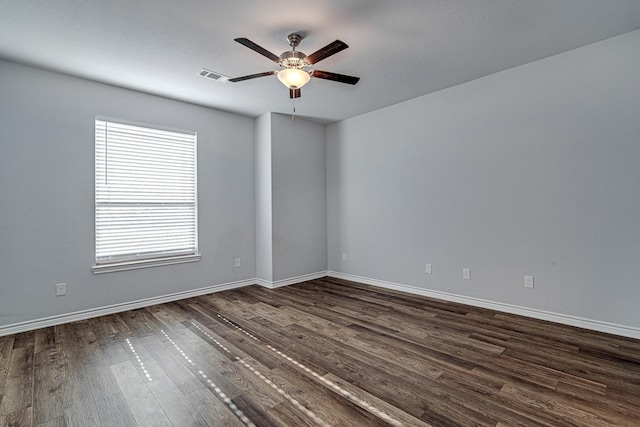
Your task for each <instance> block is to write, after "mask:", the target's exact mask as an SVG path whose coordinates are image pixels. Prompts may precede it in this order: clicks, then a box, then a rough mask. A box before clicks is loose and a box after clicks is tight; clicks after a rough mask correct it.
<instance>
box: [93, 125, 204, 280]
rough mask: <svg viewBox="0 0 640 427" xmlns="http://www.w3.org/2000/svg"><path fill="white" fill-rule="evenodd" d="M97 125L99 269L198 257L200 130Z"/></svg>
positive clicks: (105, 269)
mask: <svg viewBox="0 0 640 427" xmlns="http://www.w3.org/2000/svg"><path fill="white" fill-rule="evenodd" d="M95 125H96V129H95V132H96V134H95V138H96V159H95V161H96V182H95V191H96V194H95V203H96V206H95V208H96V218H95V220H96V223H95V225H96V266H94V267H93V271H94V273H103V272H109V271H118V270H127V269H131V268H141V267H148V266H153V265H164V264H173V263H180V262H190V261H197V260H198V259H199V255H198V227H197V226H198V216H197V173H196V153H197V141H196V134H195V133H183V132H174V131H165V130H159V129H150V128H145V127H140V126H133V125H128V124H123V123H114V122H109V121H104V120H99V119H96V123H95Z"/></svg>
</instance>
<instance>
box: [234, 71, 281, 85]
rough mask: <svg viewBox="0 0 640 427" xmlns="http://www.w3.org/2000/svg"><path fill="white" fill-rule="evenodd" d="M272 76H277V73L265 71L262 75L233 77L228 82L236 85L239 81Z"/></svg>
mask: <svg viewBox="0 0 640 427" xmlns="http://www.w3.org/2000/svg"><path fill="white" fill-rule="evenodd" d="M274 74H278V72H277V71H266V72H264V73H257V74H249V75H248V76H242V77H234V78H233V79H229V81H230V82H233V83H236V82H241V81H244V80H250V79H255V78H258V77H265V76H273V75H274Z"/></svg>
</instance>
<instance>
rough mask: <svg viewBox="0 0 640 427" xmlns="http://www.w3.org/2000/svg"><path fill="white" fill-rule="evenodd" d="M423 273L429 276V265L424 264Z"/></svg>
mask: <svg viewBox="0 0 640 427" xmlns="http://www.w3.org/2000/svg"><path fill="white" fill-rule="evenodd" d="M424 272H425V273H427V274H431V264H425V266H424Z"/></svg>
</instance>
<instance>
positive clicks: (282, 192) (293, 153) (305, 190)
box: [271, 114, 327, 281]
mask: <svg viewBox="0 0 640 427" xmlns="http://www.w3.org/2000/svg"><path fill="white" fill-rule="evenodd" d="M271 132H272V149H271V154H272V173H273V176H272V179H273V202H272V203H273V276H274V277H273V279H274V281H277V280H284V279H289V278H293V277H299V276H302V275H306V274H313V273H318V272H323V271H326V270H327V184H326V182H327V181H326V150H325V145H326V144H325V126H324V125H320V124H317V123H312V122H309V121H306V120H303V119H300V118H297V119H296V121H292V120H291V116H288V115H281V114H272V115H271Z"/></svg>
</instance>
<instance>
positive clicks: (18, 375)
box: [0, 335, 34, 426]
mask: <svg viewBox="0 0 640 427" xmlns="http://www.w3.org/2000/svg"><path fill="white" fill-rule="evenodd" d="M31 337H33V335H31ZM20 344H21V345H20V346H19V347H14V348H13V349H12V351H11V357H10V360H9V365H8V367H7V378H6V380H5V385H4V387H5V390H7V391H6V392H4V393H3V396H2V402H0V414H2V415H3V416H4V417H5V418H6V419H7V422H8V423H9V424H13V425H20V426H23V425H31V421H32V414H33V411H32V409H33V408H32V402H33V375H34V374H33V368H34V367H33V363H34V362H33V357H34V354H33V350H34V346H33V341H32V342H31V345H26V344H25V343H24V341H22V342H21V343H20Z"/></svg>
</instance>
